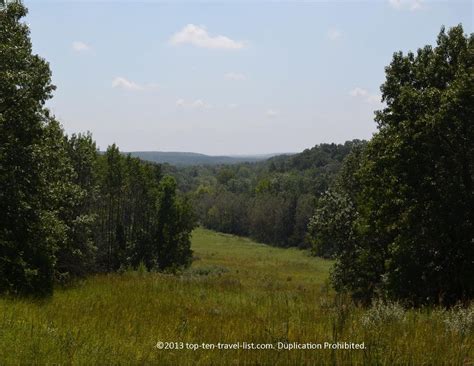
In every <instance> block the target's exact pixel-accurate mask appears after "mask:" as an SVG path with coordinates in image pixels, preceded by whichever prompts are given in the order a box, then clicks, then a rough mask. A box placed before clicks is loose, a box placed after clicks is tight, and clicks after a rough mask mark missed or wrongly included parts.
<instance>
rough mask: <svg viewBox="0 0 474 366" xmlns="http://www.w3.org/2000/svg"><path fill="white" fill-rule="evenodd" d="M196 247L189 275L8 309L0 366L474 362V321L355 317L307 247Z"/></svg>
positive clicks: (67, 293) (235, 242) (113, 280)
mask: <svg viewBox="0 0 474 366" xmlns="http://www.w3.org/2000/svg"><path fill="white" fill-rule="evenodd" d="M193 249H194V251H195V256H196V260H195V262H194V264H193V266H192V267H191V268H190V269H189V270H187V271H186V272H185V273H183V274H182V275H180V276H173V275H164V274H157V273H140V272H128V273H124V274H114V275H103V276H95V277H91V278H88V279H87V280H85V281H83V282H81V283H79V284H77V285H76V286H75V287H74V288H70V289H67V290H58V291H56V293H55V294H54V296H53V297H52V298H51V299H48V300H44V301H39V302H33V301H29V300H6V299H3V300H0V364H1V365H10V364H47V363H49V364H53V363H54V364H77V365H94V364H98V365H109V364H122V365H127V364H160V365H161V364H162V365H168V364H170V365H174V364H176V365H237V364H239V365H241V364H249V365H250V364H260V365H314V364H381V365H393V364H416V365H422V364H425V365H433V364H460V365H461V364H470V363H472V362H473V360H474V357H473V346H472V344H473V343H474V336H473V333H472V314H471V315H469V314H467V315H466V314H464V315H463V314H461V313H452V314H447V313H445V312H442V311H439V310H428V309H426V310H419V311H408V312H405V311H403V309H400V308H398V307H396V306H394V307H384V306H382V305H380V306H378V307H376V308H374V309H372V310H370V311H367V310H363V309H360V308H355V307H353V306H351V305H350V303H349V302H348V301H346V300H345V299H341V298H340V297H337V296H335V295H334V294H333V293H332V292H331V291H330V290H329V289H328V286H327V277H328V270H329V268H330V266H331V262H330V261H325V260H321V259H315V258H311V257H309V256H308V255H307V254H306V253H305V252H302V251H298V250H293V249H288V250H284V249H277V248H272V247H268V246H265V245H260V244H256V243H254V242H252V241H250V240H248V239H243V238H237V237H234V236H230V235H223V234H217V233H213V232H211V231H206V230H202V229H198V230H196V231H195V233H194V236H193ZM469 316H470V317H471V318H469ZM469 319H471V320H469ZM469 322H471V323H469ZM458 323H459V324H458ZM158 341H162V342H184V343H186V342H188V343H194V344H196V343H199V344H200V343H202V342H206V343H213V344H217V343H218V342H221V343H233V342H249V343H252V342H253V343H271V344H275V343H277V342H279V341H282V342H285V341H288V342H300V343H306V342H313V343H323V342H337V341H347V342H365V346H366V349H365V350H327V349H326V350H325V349H322V350H292V351H288V350H280V351H278V350H243V349H240V350H202V349H200V350H196V351H193V350H158V349H156V347H155V345H156V343H157V342H158Z"/></svg>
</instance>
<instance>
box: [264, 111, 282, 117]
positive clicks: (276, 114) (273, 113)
mask: <svg viewBox="0 0 474 366" xmlns="http://www.w3.org/2000/svg"><path fill="white" fill-rule="evenodd" d="M265 114H266V116H267V117H268V118H274V117H277V116H278V115H279V114H280V113H279V112H278V111H277V110H275V109H267V111H266V113H265Z"/></svg>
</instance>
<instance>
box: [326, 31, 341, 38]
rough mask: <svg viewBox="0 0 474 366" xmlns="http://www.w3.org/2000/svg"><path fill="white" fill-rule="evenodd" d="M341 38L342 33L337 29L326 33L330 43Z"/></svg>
mask: <svg viewBox="0 0 474 366" xmlns="http://www.w3.org/2000/svg"><path fill="white" fill-rule="evenodd" d="M341 37H342V32H341V31H340V30H338V29H330V30H329V31H328V38H329V39H330V40H331V41H337V40H338V39H339V38H341Z"/></svg>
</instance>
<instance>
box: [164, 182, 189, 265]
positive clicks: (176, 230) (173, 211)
mask: <svg viewBox="0 0 474 366" xmlns="http://www.w3.org/2000/svg"><path fill="white" fill-rule="evenodd" d="M159 191H160V193H159V199H158V202H157V205H158V208H157V217H156V220H157V222H156V224H155V227H156V234H155V240H156V255H157V263H158V268H159V269H160V270H164V269H168V268H173V267H181V266H188V265H189V264H190V263H191V259H192V250H191V232H192V230H193V229H194V226H195V220H194V215H193V212H192V208H191V206H190V205H189V202H188V201H186V200H182V199H180V198H178V197H177V196H176V180H175V179H174V178H173V177H170V176H166V177H165V178H163V180H162V181H161V182H160V187H159Z"/></svg>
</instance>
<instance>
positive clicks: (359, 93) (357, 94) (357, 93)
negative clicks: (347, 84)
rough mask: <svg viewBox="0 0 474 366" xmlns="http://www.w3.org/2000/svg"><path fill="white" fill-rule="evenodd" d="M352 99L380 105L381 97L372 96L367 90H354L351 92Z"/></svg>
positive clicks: (377, 95)
mask: <svg viewBox="0 0 474 366" xmlns="http://www.w3.org/2000/svg"><path fill="white" fill-rule="evenodd" d="M349 94H350V96H351V97H354V98H360V99H362V100H364V101H365V102H367V103H371V104H376V103H380V100H381V97H380V95H379V94H371V93H369V91H368V90H367V89H363V88H359V87H357V88H354V89H352V90H351V91H350V92H349Z"/></svg>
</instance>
